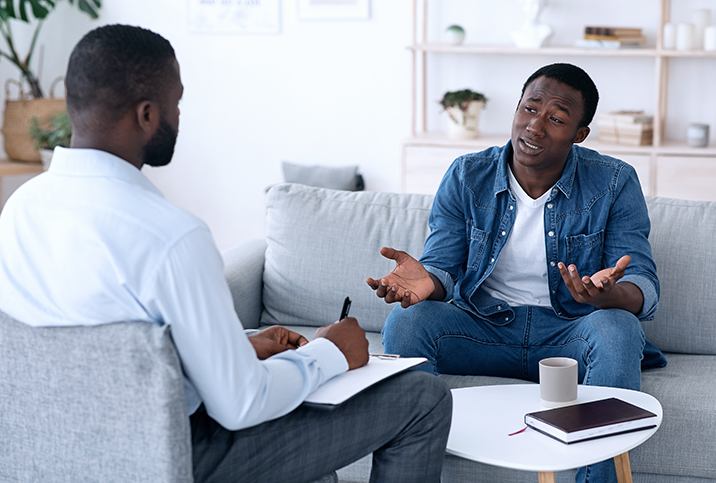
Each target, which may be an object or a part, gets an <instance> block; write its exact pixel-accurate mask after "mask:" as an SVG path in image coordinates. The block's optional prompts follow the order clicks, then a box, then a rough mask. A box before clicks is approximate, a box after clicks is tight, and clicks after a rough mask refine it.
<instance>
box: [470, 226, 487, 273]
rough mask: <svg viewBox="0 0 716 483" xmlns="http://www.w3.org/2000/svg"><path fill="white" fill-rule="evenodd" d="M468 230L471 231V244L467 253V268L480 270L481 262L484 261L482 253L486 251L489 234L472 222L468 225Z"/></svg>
mask: <svg viewBox="0 0 716 483" xmlns="http://www.w3.org/2000/svg"><path fill="white" fill-rule="evenodd" d="M468 230H469V233H470V240H469V242H470V246H469V247H468V253H467V269H468V270H479V268H480V262H481V261H482V254H483V253H484V252H485V246H487V240H488V238H489V234H488V232H486V231H483V230H480V229H479V228H477V227H475V226H473V225H472V224H469V225H468Z"/></svg>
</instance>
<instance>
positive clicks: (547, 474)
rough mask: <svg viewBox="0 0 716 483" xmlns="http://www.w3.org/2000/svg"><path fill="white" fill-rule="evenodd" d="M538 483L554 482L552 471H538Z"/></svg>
mask: <svg viewBox="0 0 716 483" xmlns="http://www.w3.org/2000/svg"><path fill="white" fill-rule="evenodd" d="M539 483H554V471H540V472H539Z"/></svg>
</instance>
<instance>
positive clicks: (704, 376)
mask: <svg viewBox="0 0 716 483" xmlns="http://www.w3.org/2000/svg"><path fill="white" fill-rule="evenodd" d="M665 355H666V359H667V360H668V361H669V364H668V365H667V366H666V367H665V368H663V369H655V370H651V371H644V372H643V373H642V378H641V381H642V382H641V389H642V391H644V392H646V393H649V394H651V395H652V396H654V397H655V398H656V399H658V400H659V402H660V403H661V406H662V407H663V409H664V420H663V422H662V424H661V427H660V428H659V431H657V432H656V434H655V435H654V436H652V437H651V438H650V439H649V440H648V441H646V442H645V443H644V444H642V445H641V446H639V447H638V448H635V449H633V450H632V451H630V452H629V453H630V455H631V456H630V458H631V467H632V470H633V471H634V472H644V473H657V474H664V475H688V476H692V477H701V478H716V459H715V458H714V434H716V412H715V411H714V399H716V387H714V383H713V381H714V374H716V357H713V356H704V355H689V354H670V353H667V354H665ZM685 455H688V456H685Z"/></svg>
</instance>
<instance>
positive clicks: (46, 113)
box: [0, 0, 102, 161]
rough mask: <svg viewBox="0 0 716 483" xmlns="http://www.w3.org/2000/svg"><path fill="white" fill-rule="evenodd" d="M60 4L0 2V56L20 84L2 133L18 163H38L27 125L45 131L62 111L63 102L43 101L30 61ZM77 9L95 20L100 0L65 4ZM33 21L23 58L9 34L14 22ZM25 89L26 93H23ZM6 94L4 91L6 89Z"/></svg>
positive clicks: (41, 0) (23, 0)
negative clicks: (13, 69) (12, 68)
mask: <svg viewBox="0 0 716 483" xmlns="http://www.w3.org/2000/svg"><path fill="white" fill-rule="evenodd" d="M59 1H62V0H4V1H0V36H2V38H3V39H4V41H5V45H4V47H3V46H1V45H0V56H2V57H4V58H5V59H7V60H8V61H9V62H10V63H11V64H13V65H14V66H15V67H17V68H18V70H19V71H20V76H21V79H22V81H21V82H19V83H18V82H15V83H16V84H18V85H19V86H20V95H19V97H20V98H19V99H18V100H12V101H11V100H8V99H6V100H5V120H4V123H3V129H2V133H3V135H4V138H5V151H6V153H7V155H8V157H10V158H12V159H16V160H19V161H39V160H40V155H39V153H38V151H37V150H36V149H35V148H34V143H33V140H32V139H31V138H30V133H29V129H28V128H29V125H30V122H31V119H32V118H33V117H37V118H38V120H39V124H40V126H43V127H47V125H49V123H50V119H51V118H52V117H53V116H54V115H55V114H57V113H58V112H60V111H62V110H63V109H64V108H65V100H64V99H46V98H45V95H44V92H43V90H42V87H41V85H40V81H39V79H38V77H37V75H36V74H35V72H34V71H33V70H32V68H31V66H30V62H31V60H32V56H33V53H34V51H35V46H36V45H37V39H38V36H39V34H40V30H41V28H42V24H43V21H44V20H45V19H46V18H47V16H48V15H49V14H50V13H52V12H53V11H54V9H55V6H56V5H57V3H58V2H59ZM68 1H69V2H70V3H71V4H73V5H77V7H78V8H79V10H80V11H82V12H84V13H86V14H87V15H89V16H90V17H91V18H97V17H98V10H99V8H100V7H101V5H102V3H101V0H76V1H75V0H68ZM31 20H36V21H37V25H36V26H35V29H34V32H33V35H32V41H31V42H30V47H29V48H28V51H27V54H26V55H25V56H24V57H22V56H21V55H20V54H19V53H18V51H17V48H16V42H15V39H14V37H13V33H12V24H13V22H27V23H29V22H30V21H31ZM24 86H27V88H28V92H27V93H25V92H24ZM5 91H6V93H7V87H6V89H5Z"/></svg>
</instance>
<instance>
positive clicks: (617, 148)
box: [402, 0, 716, 201]
mask: <svg viewBox="0 0 716 483" xmlns="http://www.w3.org/2000/svg"><path fill="white" fill-rule="evenodd" d="M658 8H659V20H658V22H659V24H658V26H657V32H658V33H657V39H656V46H655V47H654V48H633V49H618V50H609V49H604V50H598V49H578V48H572V47H545V48H539V49H520V48H517V47H513V46H499V45H498V46H495V45H479V44H464V45H447V44H440V43H430V42H428V41H427V39H428V34H427V31H428V21H429V19H428V16H429V15H428V0H413V39H412V44H411V45H409V46H408V49H409V50H410V51H411V53H412V94H413V97H412V99H413V102H412V116H411V122H412V124H411V133H412V136H411V138H409V139H407V140H406V141H405V143H404V149H403V183H402V187H403V190H404V191H410V190H422V191H425V192H430V191H429V190H433V189H434V188H436V187H437V182H439V179H438V180H437V181H435V180H433V181H432V182H426V181H424V180H423V181H421V180H418V181H417V182H412V181H411V180H410V179H409V178H410V177H411V176H421V173H427V174H424V175H426V176H427V175H429V176H435V173H436V172H438V171H439V169H440V168H447V166H448V165H449V164H450V162H451V161H452V159H448V160H446V161H442V160H441V161H440V162H436V160H437V159H439V158H440V156H442V155H445V156H451V155H459V154H460V153H461V154H464V153H467V152H473V151H476V150H480V149H485V148H487V147H489V146H495V145H502V144H504V143H505V142H506V141H507V139H509V134H508V133H506V134H505V135H501V136H481V137H480V138H479V139H476V140H470V141H453V140H450V139H448V138H447V136H446V135H445V134H444V133H436V132H428V129H427V124H428V123H427V116H428V114H427V82H428V76H427V71H428V55H442V54H453V55H454V54H458V55H465V56H491V55H497V56H534V55H540V56H553V57H557V58H559V57H602V58H605V57H606V58H610V57H611V58H615V59H616V58H630V57H631V58H647V59H653V61H654V73H655V74H654V87H655V90H654V92H655V98H654V104H653V113H654V142H653V145H651V146H625V145H617V144H606V143H600V142H599V141H597V140H596V139H589V140H588V141H587V142H585V143H584V145H585V146H587V147H590V148H592V149H596V150H598V151H600V152H602V153H604V154H610V155H616V156H618V157H621V158H622V159H624V160H625V161H627V162H629V163H631V164H633V165H634V166H635V167H636V168H637V171H638V172H639V176H640V178H641V179H642V184H643V185H644V190H645V193H646V194H648V195H654V196H657V195H658V196H674V195H675V194H685V195H687V196H686V197H690V198H692V199H710V200H714V201H716V145H713V144H712V145H711V146H709V147H707V148H691V147H689V146H688V145H687V144H686V143H685V142H674V141H666V136H665V120H666V118H667V101H668V90H669V89H668V80H669V61H670V59H674V58H695V59H704V61H712V60H715V59H716V52H707V51H703V50H693V51H676V50H666V49H663V47H662V45H663V42H662V32H663V26H664V24H666V23H667V22H669V19H670V12H671V0H660V1H659V3H658ZM715 127H716V126H715ZM420 149H424V150H432V151H431V152H428V151H426V152H425V155H424V156H422V157H423V158H424V159H419V158H421V154H420ZM456 153H457V154H456ZM674 157H678V158H679V159H680V160H681V161H683V160H686V161H687V162H688V161H689V160H692V159H693V160H695V161H694V162H696V161H698V162H699V165H700V166H701V165H702V164H703V163H700V162H701V161H703V160H704V159H707V160H709V161H711V162H712V163H713V166H714V169H713V170H711V169H708V170H707V172H705V173H703V175H704V176H706V177H707V178H709V179H710V177H712V178H713V188H712V189H704V188H703V187H702V185H703V180H698V181H697V182H695V183H694V186H695V188H696V191H694V190H690V189H688V187H686V186H681V187H677V189H675V190H670V189H668V183H667V182H666V180H663V179H661V178H663V176H662V177H660V176H659V169H660V166H662V165H663V164H664V162H665V160H666V159H667V158H669V159H671V160H673V159H674ZM696 158H699V159H696ZM430 160H432V161H433V162H436V164H435V165H434V166H433V167H432V168H431V167H430ZM415 163H417V169H415V168H416V166H413V164H415ZM438 165H440V166H438ZM706 166H707V168H709V166H710V165H708V164H707V165H706ZM687 168H688V167H687ZM426 170H427V171H426ZM687 171H688V169H687ZM678 181H679V182H681V183H682V184H683V183H686V184H688V183H689V179H686V180H684V178H683V177H682V178H680V180H678ZM673 182H676V181H673ZM665 187H666V188H667V189H665Z"/></svg>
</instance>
